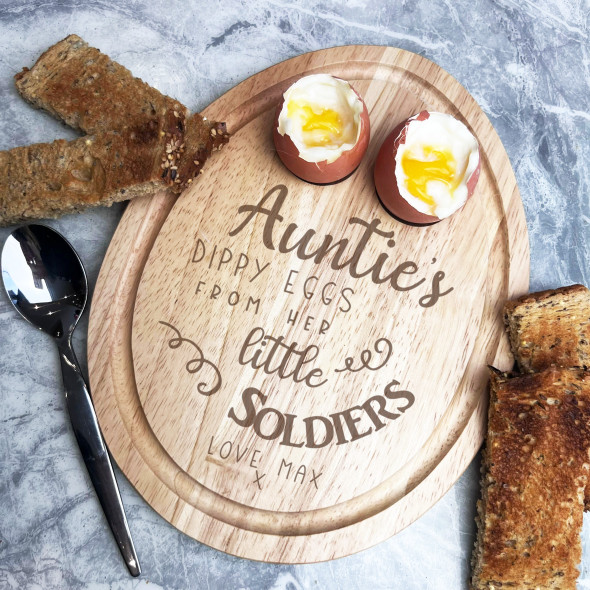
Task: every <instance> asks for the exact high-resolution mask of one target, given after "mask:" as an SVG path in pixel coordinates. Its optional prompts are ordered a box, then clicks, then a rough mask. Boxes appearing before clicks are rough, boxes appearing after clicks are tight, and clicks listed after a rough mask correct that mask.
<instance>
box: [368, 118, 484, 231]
mask: <svg viewBox="0 0 590 590" xmlns="http://www.w3.org/2000/svg"><path fill="white" fill-rule="evenodd" d="M428 117H430V113H429V112H428V111H422V112H421V113H419V114H418V116H416V117H410V118H409V119H406V120H405V121H403V122H402V123H400V124H399V125H398V126H397V127H396V128H395V129H394V130H393V131H392V132H391V133H390V134H389V135H388V136H387V139H386V140H385V141H384V142H383V145H382V146H381V149H380V150H379V154H378V156H377V161H376V162H375V171H374V179H375V188H376V189H377V194H378V195H379V198H380V199H381V203H382V204H383V206H384V207H385V209H387V210H388V211H389V213H391V214H392V215H393V216H394V217H397V218H398V219H400V220H401V221H405V222H407V223H411V224H416V225H431V224H432V223H437V222H438V221H440V218H439V217H436V216H434V215H427V214H426V213H422V212H421V211H418V210H417V209H414V207H412V205H410V203H408V201H406V200H405V199H404V198H403V196H402V195H401V193H400V191H399V186H398V184H397V178H396V174H395V168H396V162H395V156H396V154H397V150H398V148H399V146H400V145H402V144H404V143H405V142H406V135H407V129H408V125H409V124H410V122H411V121H416V120H418V121H424V120H425V119H428ZM480 167H481V159H479V161H478V163H477V168H476V169H475V170H474V171H473V173H472V174H471V176H470V177H469V178H468V180H467V200H469V199H470V198H471V196H472V195H473V191H474V190H475V185H476V184H477V181H478V179H479V172H480ZM466 202H467V201H466ZM458 211H460V209H458ZM455 213H456V212H455Z"/></svg>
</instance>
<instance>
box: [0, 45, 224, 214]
mask: <svg viewBox="0 0 590 590" xmlns="http://www.w3.org/2000/svg"><path fill="white" fill-rule="evenodd" d="M16 84H17V88H18V89H19V92H20V93H21V95H22V96H23V97H24V98H25V99H26V100H28V101H29V102H31V104H33V105H34V106H36V107H39V108H43V109H45V110H47V111H49V112H50V113H51V114H53V115H54V116H56V117H58V118H59V119H61V120H62V121H64V122H65V123H67V124H68V125H71V126H72V127H74V128H76V129H80V130H82V131H84V132H86V133H89V134H91V135H92V137H89V138H88V140H89V142H90V143H87V142H86V141H83V142H81V141H74V142H64V141H59V142H54V143H53V144H37V145H35V146H30V147H29V148H19V149H16V150H9V151H7V152H1V153H0V175H1V176H2V178H1V179H0V187H1V188H2V191H3V192H2V195H0V225H8V224H11V223H15V222H17V221H23V220H26V219H34V218H43V217H55V216H57V215H59V214H60V213H65V212H69V211H78V210H81V209H83V208H84V207H86V206H89V205H91V204H94V205H98V204H105V205H109V204H111V203H113V202H115V201H119V200H123V199H128V198H133V197H134V196H138V195H143V194H148V193H150V192H153V191H154V190H155V189H157V188H161V187H164V186H169V187H170V188H171V189H172V190H173V191H174V192H176V193H179V192H180V191H182V190H183V189H184V188H186V187H187V186H188V185H190V184H191V183H192V182H193V179H194V178H195V177H196V176H197V175H198V174H199V173H200V172H201V171H202V167H203V165H204V163H205V161H206V160H207V158H208V157H209V156H210V155H211V152H212V151H215V150H219V149H221V147H222V146H223V144H225V143H226V142H227V141H228V134H227V132H226V129H225V124H224V123H218V122H215V121H209V120H207V119H205V118H204V117H202V116H201V115H200V114H198V113H195V114H193V115H190V114H189V112H188V110H187V109H186V107H184V106H183V105H181V104H180V103H179V102H177V101H174V100H173V99H171V98H170V97H168V96H164V95H162V94H161V93H160V92H158V91H157V90H155V89H154V88H151V87H150V86H148V85H147V84H145V83H144V82H142V81H141V80H140V79H139V78H134V77H133V76H132V75H131V73H130V72H129V71H128V70H127V69H126V68H124V67H123V66H121V65H119V64H117V63H116V62H114V61H112V60H111V59H109V58H108V56H106V55H104V54H102V53H101V52H100V51H98V49H94V48H92V47H89V46H88V45H87V44H86V43H85V42H84V41H83V40H82V39H80V38H79V37H77V36H76V35H70V36H69V37H67V38H66V39H64V40H63V41H60V42H59V43H57V44H56V45H54V46H52V47H50V48H49V49H48V50H47V51H46V52H45V53H44V54H43V55H42V56H41V57H40V58H39V59H38V60H37V63H36V64H35V65H34V66H33V68H32V69H30V70H29V69H28V68H25V69H24V70H23V71H22V72H21V73H20V74H17V76H16ZM115 131H116V133H115ZM85 161H86V162H91V163H92V165H90V164H88V165H86V166H83V165H82V164H81V163H84V162H85ZM68 167H70V168H68ZM91 170H95V171H96V170H98V171H100V170H103V171H104V175H101V173H100V172H97V174H98V176H96V179H95V180H93V179H94V176H92V178H91V179H86V176H87V175H88V174H90V172H91ZM80 176H82V177H84V180H83V183H84V184H83V185H80V178H79V177H80ZM103 176H104V178H103ZM101 178H103V180H104V182H103V180H100V179H101ZM82 186H83V189H82Z"/></svg>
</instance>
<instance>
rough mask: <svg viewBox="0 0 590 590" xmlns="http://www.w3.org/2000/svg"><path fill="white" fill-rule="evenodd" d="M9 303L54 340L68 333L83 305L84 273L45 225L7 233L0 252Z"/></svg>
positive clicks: (62, 240) (66, 244) (59, 237)
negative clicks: (0, 252) (0, 253)
mask: <svg viewBox="0 0 590 590" xmlns="http://www.w3.org/2000/svg"><path fill="white" fill-rule="evenodd" d="M1 266H2V279H3V281H4V286H5V288H6V292H7V293H8V297H9V298H10V301H11V302H12V304H13V305H14V307H15V308H16V310H17V311H18V312H19V313H20V314H21V316H23V317H24V318H25V319H26V320H27V321H28V322H30V323H31V324H33V326H35V327H37V328H39V329H40V330H43V331H44V332H46V333H47V334H49V335H50V336H53V337H54V338H58V339H61V338H64V337H65V338H68V337H69V336H71V334H72V332H73V330H74V328H75V327H76V324H77V323H78V320H79V319H80V316H81V315H82V312H83V311H84V307H85V305H86V299H87V294H88V284H87V280H86V272H85V271H84V267H83V266H82V262H81V261H80V258H78V255H77V254H76V252H75V251H74V249H73V248H72V246H71V245H70V243H69V242H68V241H67V240H66V239H65V238H64V237H63V236H62V235H61V234H59V233H57V232H56V231H55V230H53V229H51V228H50V227H47V226H45V225H27V226H23V227H20V228H18V229H16V230H15V231H14V232H12V234H10V235H9V236H8V238H7V240H6V243H5V244H4V248H3V250H2V259H1Z"/></svg>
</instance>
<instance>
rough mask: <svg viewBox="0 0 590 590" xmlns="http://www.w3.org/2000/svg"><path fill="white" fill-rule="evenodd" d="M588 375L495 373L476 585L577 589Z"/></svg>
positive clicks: (589, 443) (588, 440) (589, 441)
mask: <svg viewBox="0 0 590 590" xmlns="http://www.w3.org/2000/svg"><path fill="white" fill-rule="evenodd" d="M589 448H590V372H587V371H584V370H582V369H563V368H555V367H552V368H549V369H547V370H545V371H543V372H540V373H536V374H530V375H524V376H519V377H514V378H510V377H509V376H507V375H502V374H499V373H496V372H493V373H492V376H491V391H490V409H489V416H488V433H487V440H486V448H485V452H484V456H483V463H482V475H483V478H482V500H481V501H480V502H479V503H478V518H477V520H478V536H477V541H476V546H475V550H474V554H473V560H472V561H473V579H472V588H473V589H474V590H483V589H486V590H497V589H502V590H505V589H506V588H510V589H511V590H531V589H538V590H545V589H560V590H570V589H571V590H574V589H575V587H576V579H577V577H578V570H577V567H576V566H577V564H578V563H579V561H580V558H581V544H580V530H581V528H582V515H583V508H584V505H583V501H584V488H585V485H586V481H587V477H588V469H589V463H590V462H589Z"/></svg>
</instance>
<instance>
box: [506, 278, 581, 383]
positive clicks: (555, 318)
mask: <svg viewBox="0 0 590 590" xmlns="http://www.w3.org/2000/svg"><path fill="white" fill-rule="evenodd" d="M504 321H505V323H506V327H507V329H508V335H509V338H510V344H511V347H512V352H513V353H514V356H515V358H516V362H517V363H518V366H519V368H520V370H521V371H522V372H524V373H531V372H535V371H542V370H543V369H545V368H547V367H549V366H551V365H556V366H558V367H585V368H588V367H590V291H588V289H587V288H586V287H584V286H583V285H571V286H570V287H562V288H560V289H554V290H550V291H541V292H539V293H531V294H530V295H525V296H523V297H521V298H520V299H517V300H515V301H509V302H508V303H506V305H505V307H504Z"/></svg>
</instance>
